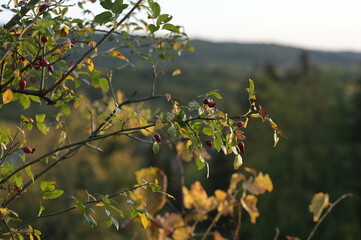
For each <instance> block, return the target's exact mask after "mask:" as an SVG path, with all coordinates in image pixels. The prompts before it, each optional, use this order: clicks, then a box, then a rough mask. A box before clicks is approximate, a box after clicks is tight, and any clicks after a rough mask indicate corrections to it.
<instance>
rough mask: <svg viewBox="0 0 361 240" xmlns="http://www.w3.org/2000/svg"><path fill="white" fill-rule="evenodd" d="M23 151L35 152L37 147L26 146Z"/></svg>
mask: <svg viewBox="0 0 361 240" xmlns="http://www.w3.org/2000/svg"><path fill="white" fill-rule="evenodd" d="M23 151H24V153H33V152H34V151H35V149H32V148H31V147H24V148H23Z"/></svg>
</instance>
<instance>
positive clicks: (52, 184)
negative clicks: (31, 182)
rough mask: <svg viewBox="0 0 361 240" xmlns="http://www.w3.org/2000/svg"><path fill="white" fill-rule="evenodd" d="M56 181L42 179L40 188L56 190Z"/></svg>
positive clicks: (42, 189)
mask: <svg viewBox="0 0 361 240" xmlns="http://www.w3.org/2000/svg"><path fill="white" fill-rule="evenodd" d="M55 184H56V183H55V182H49V181H42V182H41V183H40V189H41V191H43V192H45V191H53V190H55Z"/></svg>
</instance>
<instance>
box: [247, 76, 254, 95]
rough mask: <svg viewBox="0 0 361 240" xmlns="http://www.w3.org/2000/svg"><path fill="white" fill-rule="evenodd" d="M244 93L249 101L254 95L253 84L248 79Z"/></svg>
mask: <svg viewBox="0 0 361 240" xmlns="http://www.w3.org/2000/svg"><path fill="white" fill-rule="evenodd" d="M246 91H247V92H248V95H249V99H251V97H252V95H253V93H254V83H253V80H252V79H249V88H246Z"/></svg>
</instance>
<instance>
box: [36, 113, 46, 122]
mask: <svg viewBox="0 0 361 240" xmlns="http://www.w3.org/2000/svg"><path fill="white" fill-rule="evenodd" d="M45 117H46V115H45V114H38V115H35V119H36V121H37V122H41V123H42V122H44V120H45Z"/></svg>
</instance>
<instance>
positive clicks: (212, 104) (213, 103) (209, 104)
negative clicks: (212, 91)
mask: <svg viewBox="0 0 361 240" xmlns="http://www.w3.org/2000/svg"><path fill="white" fill-rule="evenodd" d="M207 106H208V107H210V108H212V107H214V106H216V103H215V102H208V103H207Z"/></svg>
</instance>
